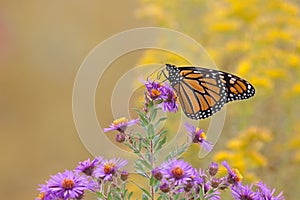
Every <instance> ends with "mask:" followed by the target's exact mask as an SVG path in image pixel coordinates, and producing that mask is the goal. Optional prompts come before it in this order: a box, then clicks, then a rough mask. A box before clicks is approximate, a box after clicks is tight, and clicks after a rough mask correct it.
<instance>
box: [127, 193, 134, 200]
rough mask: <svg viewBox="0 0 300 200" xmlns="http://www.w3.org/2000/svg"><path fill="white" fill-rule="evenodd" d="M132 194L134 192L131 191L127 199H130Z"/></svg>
mask: <svg viewBox="0 0 300 200" xmlns="http://www.w3.org/2000/svg"><path fill="white" fill-rule="evenodd" d="M132 195H133V192H130V193H129V195H128V197H127V199H128V200H130V199H131V197H132Z"/></svg>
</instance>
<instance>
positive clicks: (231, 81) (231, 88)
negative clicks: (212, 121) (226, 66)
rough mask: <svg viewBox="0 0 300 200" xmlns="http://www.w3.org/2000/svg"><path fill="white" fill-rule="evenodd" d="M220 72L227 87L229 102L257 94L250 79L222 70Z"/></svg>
mask: <svg viewBox="0 0 300 200" xmlns="http://www.w3.org/2000/svg"><path fill="white" fill-rule="evenodd" d="M219 74H220V75H219V76H220V78H221V80H222V82H223V83H224V84H225V87H226V93H227V102H230V101H235V100H243V99H248V98H250V97H252V96H253V95H254V94H255V89H254V87H253V86H252V85H251V84H250V83H249V82H248V81H246V80H244V79H242V78H240V77H238V76H235V75H233V74H230V73H226V72H222V71H219Z"/></svg>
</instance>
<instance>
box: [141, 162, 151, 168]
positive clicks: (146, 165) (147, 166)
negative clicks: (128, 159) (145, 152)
mask: <svg viewBox="0 0 300 200" xmlns="http://www.w3.org/2000/svg"><path fill="white" fill-rule="evenodd" d="M140 162H141V163H142V164H143V165H144V166H145V167H146V168H148V169H150V170H152V166H151V164H150V163H149V162H148V161H147V160H140Z"/></svg>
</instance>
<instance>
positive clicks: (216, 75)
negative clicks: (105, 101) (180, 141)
mask: <svg viewBox="0 0 300 200" xmlns="http://www.w3.org/2000/svg"><path fill="white" fill-rule="evenodd" d="M166 70H167V73H168V74H166V72H165V70H162V71H161V74H163V75H164V76H165V78H166V79H167V80H168V81H169V82H170V85H171V87H172V88H173V89H174V90H175V93H176V94H177V96H178V99H179V102H180V104H181V106H182V109H183V111H184V113H185V114H186V116H187V117H189V118H191V119H194V120H198V119H205V118H207V117H210V116H211V115H213V114H215V113H216V112H218V111H220V110H221V108H222V107H223V106H224V104H225V103H227V102H230V101H235V100H243V99H248V98H250V97H252V96H253V95H254V94H255V89H254V87H253V86H252V85H251V84H250V83H249V82H248V81H246V80H244V79H242V78H240V77H238V76H235V75H233V74H230V73H227V72H223V71H219V70H214V69H207V68H202V67H192V66H188V67H176V66H175V65H171V64H166ZM161 74H160V75H159V76H161Z"/></svg>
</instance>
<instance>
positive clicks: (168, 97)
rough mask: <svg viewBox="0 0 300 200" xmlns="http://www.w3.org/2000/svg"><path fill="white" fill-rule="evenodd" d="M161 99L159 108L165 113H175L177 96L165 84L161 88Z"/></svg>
mask: <svg viewBox="0 0 300 200" xmlns="http://www.w3.org/2000/svg"><path fill="white" fill-rule="evenodd" d="M161 91H162V93H161V97H162V99H163V103H162V104H160V107H162V108H163V110H164V111H165V112H166V111H168V112H177V111H178V102H177V96H176V94H175V92H174V90H173V88H171V87H170V86H169V85H168V84H167V83H166V84H165V85H164V86H163V87H162V90H161Z"/></svg>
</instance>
